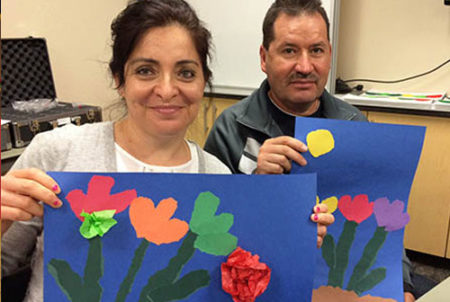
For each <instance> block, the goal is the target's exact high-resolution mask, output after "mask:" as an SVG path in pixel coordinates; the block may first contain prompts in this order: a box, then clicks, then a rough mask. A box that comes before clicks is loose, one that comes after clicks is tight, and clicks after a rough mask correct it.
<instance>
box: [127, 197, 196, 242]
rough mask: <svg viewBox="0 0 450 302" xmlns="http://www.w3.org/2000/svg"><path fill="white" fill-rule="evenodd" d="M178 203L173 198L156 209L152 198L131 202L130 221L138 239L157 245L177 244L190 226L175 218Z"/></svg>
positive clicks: (161, 203)
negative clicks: (173, 216)
mask: <svg viewBox="0 0 450 302" xmlns="http://www.w3.org/2000/svg"><path fill="white" fill-rule="evenodd" d="M177 206H178V203H177V201H176V200H175V199H173V198H167V199H164V200H161V201H160V202H159V204H158V206H157V207H156V208H155V204H154V203H153V201H152V200H151V199H150V198H145V197H138V198H136V199H134V200H133V201H132V202H131V205H130V211H129V213H130V220H131V224H132V225H133V227H134V229H135V230H136V234H137V237H138V238H145V239H147V241H149V242H153V243H154V244H156V245H160V244H163V243H172V242H177V241H179V240H180V239H181V238H183V237H184V235H186V233H187V232H188V231H189V225H188V224H187V223H186V222H185V221H182V220H179V219H176V218H173V219H171V217H172V215H173V214H174V213H175V211H176V209H177Z"/></svg>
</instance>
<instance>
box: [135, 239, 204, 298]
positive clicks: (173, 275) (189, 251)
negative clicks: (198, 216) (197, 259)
mask: <svg viewBox="0 0 450 302" xmlns="http://www.w3.org/2000/svg"><path fill="white" fill-rule="evenodd" d="M196 238H197V235H196V234H194V233H192V232H191V231H189V232H188V234H187V235H186V237H185V238H184V240H183V243H182V244H181V246H180V248H179V249H178V253H177V254H176V255H175V256H174V257H173V258H172V259H170V261H169V264H168V265H167V267H166V268H164V269H162V270H160V271H158V272H156V273H155V274H154V275H153V276H151V277H150V278H149V279H148V282H147V285H146V286H145V287H144V288H143V289H142V291H141V295H140V297H139V302H145V301H148V299H147V296H148V295H149V294H150V293H151V292H152V291H154V290H155V289H157V288H160V287H163V286H168V285H171V284H172V283H174V282H175V280H176V279H177V278H178V276H179V275H180V273H181V270H182V269H183V267H184V265H185V264H186V263H187V262H188V261H189V260H190V259H191V258H192V256H193V255H194V252H195V248H194V241H195V239H196Z"/></svg>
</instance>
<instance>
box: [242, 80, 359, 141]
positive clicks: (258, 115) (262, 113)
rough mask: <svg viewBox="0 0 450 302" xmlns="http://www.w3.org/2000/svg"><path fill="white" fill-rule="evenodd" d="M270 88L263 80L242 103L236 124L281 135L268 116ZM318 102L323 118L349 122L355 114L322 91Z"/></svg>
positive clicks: (273, 135)
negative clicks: (321, 107) (242, 106)
mask: <svg viewBox="0 0 450 302" xmlns="http://www.w3.org/2000/svg"><path fill="white" fill-rule="evenodd" d="M269 89H270V86H269V83H268V81H267V79H265V80H264V81H263V82H262V83H261V86H260V87H259V89H257V90H255V91H254V92H253V93H252V94H251V95H250V96H248V97H247V98H246V99H244V100H243V101H242V102H247V104H246V106H244V109H243V110H242V114H241V115H239V116H238V117H237V119H236V120H237V122H238V123H241V124H243V125H244V126H246V127H249V128H251V129H254V130H257V131H259V132H262V133H264V134H266V135H267V136H269V137H277V136H281V135H283V133H282V131H281V129H280V127H279V126H278V125H277V124H276V123H275V122H274V120H273V119H272V117H271V115H270V110H269V102H271V100H270V99H269V96H268V92H269ZM319 99H320V102H321V104H322V106H323V115H324V117H325V118H331V119H342V120H351V119H352V118H353V117H354V116H355V115H356V113H354V112H352V111H349V110H344V109H343V108H339V106H338V102H337V101H336V100H335V98H334V97H333V96H332V95H331V94H329V93H328V91H326V90H324V91H323V93H322V95H321V96H320V98H319Z"/></svg>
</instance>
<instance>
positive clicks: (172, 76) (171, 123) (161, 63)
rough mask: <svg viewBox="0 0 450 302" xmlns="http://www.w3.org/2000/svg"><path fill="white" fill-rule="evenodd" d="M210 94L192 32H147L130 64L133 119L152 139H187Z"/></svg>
mask: <svg viewBox="0 0 450 302" xmlns="http://www.w3.org/2000/svg"><path fill="white" fill-rule="evenodd" d="M204 88H205V79H204V75H203V69H202V66H201V62H200V58H199V56H198V53H197V51H196V49H195V46H194V43H193V41H192V39H191V36H190V35H189V32H188V31H187V30H186V29H185V28H184V27H182V26H179V25H169V26H165V27H157V28H152V29H150V30H148V31H147V32H146V33H145V34H144V35H143V37H142V39H141V40H140V41H139V42H138V43H137V45H136V47H135V49H134V50H133V51H132V53H131V55H130V57H129V58H128V61H127V62H126V64H125V84H124V85H123V86H122V87H121V88H120V89H119V92H120V94H121V96H122V97H124V98H125V100H126V103H127V108H128V118H129V119H130V121H131V122H132V123H134V125H135V126H137V127H138V128H139V129H141V130H142V131H144V132H145V133H147V134H149V135H151V136H158V137H162V136H166V137H169V136H184V134H185V132H186V129H187V128H188V127H189V125H190V124H191V123H192V122H193V121H194V119H195V118H196V116H197V113H198V110H199V107H200V102H201V99H202V96H203V90H204Z"/></svg>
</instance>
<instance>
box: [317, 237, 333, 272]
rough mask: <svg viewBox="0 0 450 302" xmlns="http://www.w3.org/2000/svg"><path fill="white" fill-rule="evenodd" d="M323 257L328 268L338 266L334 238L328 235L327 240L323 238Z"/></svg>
mask: <svg viewBox="0 0 450 302" xmlns="http://www.w3.org/2000/svg"><path fill="white" fill-rule="evenodd" d="M321 250H322V257H323V259H324V260H325V262H326V263H327V265H328V267H329V268H330V269H331V268H334V266H335V265H336V246H335V244H334V239H333V236H331V235H329V234H327V235H325V238H323V244H322V248H321Z"/></svg>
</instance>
